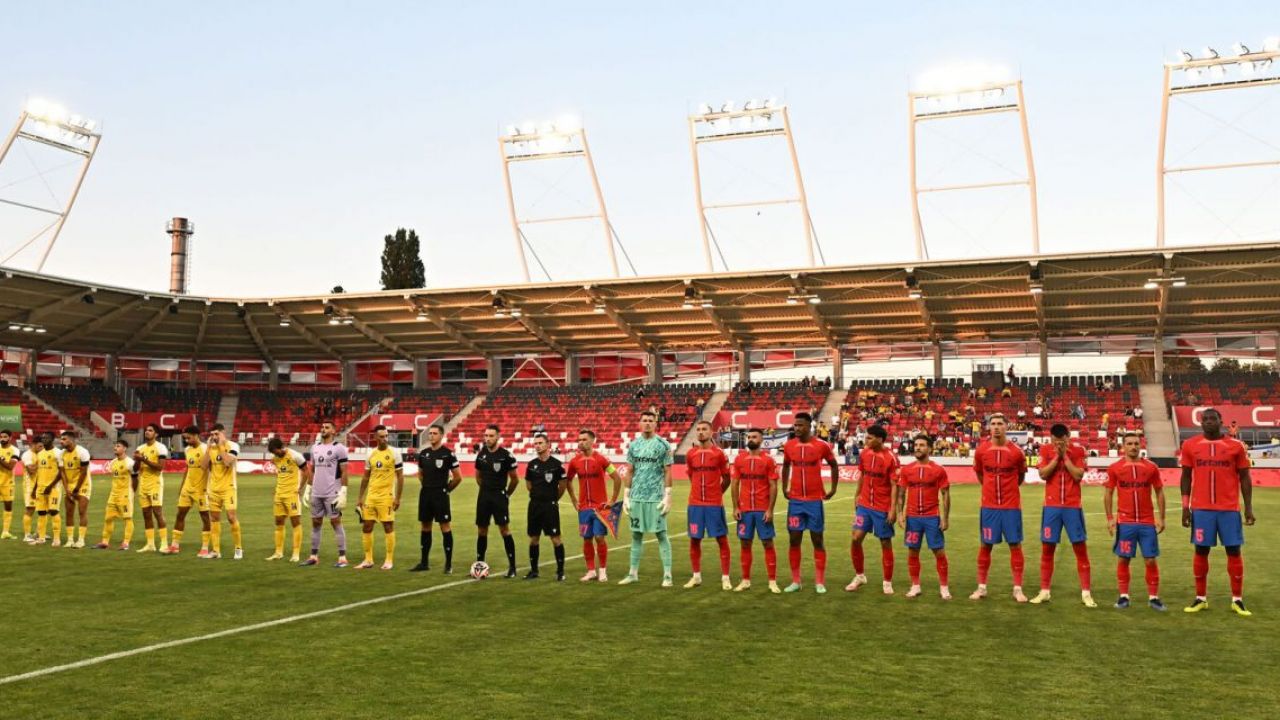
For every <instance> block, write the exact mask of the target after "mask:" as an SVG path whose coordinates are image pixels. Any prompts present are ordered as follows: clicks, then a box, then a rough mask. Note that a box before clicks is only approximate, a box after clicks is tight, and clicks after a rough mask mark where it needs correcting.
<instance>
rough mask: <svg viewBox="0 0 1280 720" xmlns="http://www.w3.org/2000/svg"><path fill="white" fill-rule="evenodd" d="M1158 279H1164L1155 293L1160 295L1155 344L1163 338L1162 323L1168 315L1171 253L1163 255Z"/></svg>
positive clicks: (1171, 267)
mask: <svg viewBox="0 0 1280 720" xmlns="http://www.w3.org/2000/svg"><path fill="white" fill-rule="evenodd" d="M1160 277H1162V278H1164V282H1162V283H1160V288H1159V290H1158V291H1157V292H1159V293H1160V299H1159V301H1158V302H1159V305H1158V308H1157V310H1156V342H1159V341H1160V340H1161V339H1162V338H1164V321H1165V318H1166V317H1168V315H1169V290H1170V287H1169V285H1170V281H1169V279H1170V278H1172V277H1173V253H1165V256H1164V266H1163V267H1162V268H1161V269H1160Z"/></svg>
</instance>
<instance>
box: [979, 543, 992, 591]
mask: <svg viewBox="0 0 1280 720" xmlns="http://www.w3.org/2000/svg"><path fill="white" fill-rule="evenodd" d="M990 573H991V546H990V545H983V546H982V547H981V548H979V549H978V584H979V585H986V584H987V575H989V574H990Z"/></svg>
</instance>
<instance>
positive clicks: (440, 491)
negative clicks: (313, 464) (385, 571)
mask: <svg viewBox="0 0 1280 720" xmlns="http://www.w3.org/2000/svg"><path fill="white" fill-rule="evenodd" d="M443 441H444V426H443V425H441V424H439V423H436V424H435V425H432V426H431V427H429V428H427V443H428V445H427V447H425V448H423V449H422V450H421V451H420V452H419V453H418V479H419V480H421V481H422V490H420V491H419V492H418V522H420V523H422V535H421V538H422V560H420V561H419V562H418V564H417V565H414V566H413V567H411V568H409V572H423V571H424V570H430V569H431V523H433V522H434V523H439V524H440V537H441V539H442V540H443V541H444V574H445V575H452V574H453V524H452V523H451V522H450V521H451V520H452V519H453V513H452V511H451V509H450V507H449V493H451V492H453V489H454V488H456V487H458V484H459V483H461V482H462V471H461V470H459V469H458V457H457V456H456V455H454V454H453V450H450V449H449V447H448V446H446V445H445V444H444V442H443Z"/></svg>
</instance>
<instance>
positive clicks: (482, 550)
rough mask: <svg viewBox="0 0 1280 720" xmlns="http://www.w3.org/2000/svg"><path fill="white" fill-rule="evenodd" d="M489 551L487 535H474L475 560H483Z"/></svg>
mask: <svg viewBox="0 0 1280 720" xmlns="http://www.w3.org/2000/svg"><path fill="white" fill-rule="evenodd" d="M488 552H489V536H488V535H480V536H477V537H476V560H477V561H478V562H484V556H485V554H486V553H488Z"/></svg>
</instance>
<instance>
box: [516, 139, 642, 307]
mask: <svg viewBox="0 0 1280 720" xmlns="http://www.w3.org/2000/svg"><path fill="white" fill-rule="evenodd" d="M498 150H499V153H500V154H501V156H502V181H503V184H504V186H505V187H506V190H507V209H508V210H509V211H510V213H511V230H512V232H514V233H515V236H516V250H517V251H518V253H519V255H520V269H521V270H522V271H523V272H524V280H525V282H529V281H531V280H532V278H531V277H530V275H529V261H528V259H527V258H526V256H525V246H526V245H528V246H529V249H530V251H532V252H533V257H534V259H535V260H538V254H537V252H536V251H534V250H533V246H532V245H531V244H530V243H529V238H528V237H526V236H525V234H524V226H525V225H535V224H538V223H553V222H572V221H576V220H599V221H600V225H601V227H602V228H603V230H604V239H605V249H606V250H607V252H608V256H609V267H610V268H612V270H613V276H614V277H619V274H618V255H617V253H616V252H615V251H614V247H613V244H614V241H615V239H617V233H615V232H614V230H613V225H612V224H611V223H610V222H609V211H608V210H607V209H606V208H605V204H604V193H603V192H602V191H601V190H600V178H599V177H598V176H597V175H596V163H595V160H593V159H592V157H591V146H590V145H589V144H588V143H587V131H586V129H585V128H583V127H582V123H581V122H579V121H578V120H577V119H576V118H572V117H562V118H560V119H559V120H557V121H556V122H554V123H550V122H548V123H541V124H538V123H533V122H525V123H522V124H520V125H508V126H507V128H506V133H505V134H504V135H502V136H501V137H499V138H498ZM565 158H582V159H583V160H584V161H585V162H586V164H587V173H588V174H589V175H590V177H591V187H592V190H593V191H594V192H595V198H596V212H594V213H589V214H585V215H556V216H549V217H537V218H521V217H520V216H519V214H518V213H517V211H516V196H515V191H514V190H513V189H512V186H511V163H515V162H526V161H533V160H562V159H565ZM618 244H619V245H621V244H622V242H621V240H618ZM623 252H624V253H625V252H626V250H625V248H624V250H623ZM538 264H539V265H540V266H541V265H542V261H541V260H538ZM633 270H634V268H633ZM542 271H543V273H545V274H546V275H547V277H548V279H550V277H551V275H550V273H547V269H546V267H545V266H543V267H542Z"/></svg>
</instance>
